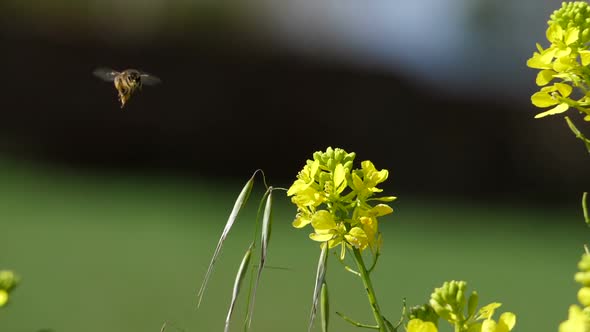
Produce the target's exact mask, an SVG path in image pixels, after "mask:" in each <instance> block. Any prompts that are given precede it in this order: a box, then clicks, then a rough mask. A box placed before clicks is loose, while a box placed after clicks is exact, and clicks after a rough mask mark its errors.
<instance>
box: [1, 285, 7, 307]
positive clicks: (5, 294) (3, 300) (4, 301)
mask: <svg viewBox="0 0 590 332" xmlns="http://www.w3.org/2000/svg"><path fill="white" fill-rule="evenodd" d="M6 302H8V293H7V292H6V291H5V290H3V289H0V307H3V306H4V305H5V304H6Z"/></svg>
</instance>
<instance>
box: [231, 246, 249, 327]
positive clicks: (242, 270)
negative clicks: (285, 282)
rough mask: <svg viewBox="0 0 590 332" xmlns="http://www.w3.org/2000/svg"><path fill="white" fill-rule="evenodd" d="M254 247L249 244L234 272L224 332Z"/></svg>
mask: <svg viewBox="0 0 590 332" xmlns="http://www.w3.org/2000/svg"><path fill="white" fill-rule="evenodd" d="M253 248H254V243H251V244H250V247H249V248H248V250H246V254H245V255H244V258H242V263H241V264H240V268H239V269H238V273H237V274H236V280H235V281H234V288H233V291H232V296H231V303H230V305H229V310H228V311H227V317H226V318H225V329H224V331H225V332H228V331H229V323H230V321H231V317H232V314H233V312H234V307H235V304H236V302H237V300H238V295H239V294H240V288H241V285H242V281H244V278H245V276H246V271H247V270H248V267H249V266H250V258H251V257H252V249H253Z"/></svg>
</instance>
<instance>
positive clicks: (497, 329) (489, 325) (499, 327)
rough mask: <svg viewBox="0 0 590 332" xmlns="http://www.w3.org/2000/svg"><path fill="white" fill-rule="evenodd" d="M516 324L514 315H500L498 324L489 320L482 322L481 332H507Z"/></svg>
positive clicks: (506, 313) (507, 313) (508, 313)
mask: <svg viewBox="0 0 590 332" xmlns="http://www.w3.org/2000/svg"><path fill="white" fill-rule="evenodd" d="M515 324H516V315H515V314H513V313H511V312H505V313H503V314H502V315H500V319H498V322H496V321H494V320H493V319H491V318H488V319H486V320H484V321H483V323H482V324H481V332H509V331H512V329H513V328H514V325H515Z"/></svg>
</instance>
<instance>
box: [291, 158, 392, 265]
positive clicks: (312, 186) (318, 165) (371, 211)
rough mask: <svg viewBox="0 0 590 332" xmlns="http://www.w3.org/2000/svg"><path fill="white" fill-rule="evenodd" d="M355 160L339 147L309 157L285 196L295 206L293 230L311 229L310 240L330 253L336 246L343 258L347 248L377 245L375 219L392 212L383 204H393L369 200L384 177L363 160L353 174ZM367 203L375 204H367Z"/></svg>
mask: <svg viewBox="0 0 590 332" xmlns="http://www.w3.org/2000/svg"><path fill="white" fill-rule="evenodd" d="M355 156H356V155H355V154H354V153H347V152H346V151H344V150H343V149H339V148H336V149H332V148H328V149H326V151H325V152H321V151H318V152H316V153H314V159H313V160H308V161H307V164H306V165H305V166H304V167H303V169H302V170H301V171H300V172H299V174H298V175H297V180H295V182H294V183H293V185H292V186H291V187H290V188H289V190H288V192H287V195H288V196H292V197H291V201H292V202H293V204H295V205H297V215H296V217H295V220H294V221H293V226H294V227H296V228H303V227H305V226H307V225H310V224H311V226H312V227H313V229H314V232H313V233H312V234H310V238H311V239H312V240H314V241H318V242H327V243H328V246H329V247H330V248H333V247H335V246H338V245H341V246H342V247H341V248H342V251H341V257H342V258H343V257H344V253H345V249H346V247H347V246H353V247H355V248H358V249H360V250H364V249H366V248H367V247H370V248H372V249H377V248H378V247H379V246H380V242H381V236H380V233H379V229H378V219H377V218H378V217H381V216H384V215H387V214H390V213H392V212H393V209H392V208H391V207H390V206H389V205H387V204H384V203H385V202H391V201H393V200H395V197H393V196H389V197H374V195H375V193H379V192H381V191H382V189H379V188H377V185H378V184H380V183H382V182H384V181H385V180H387V177H388V176H389V172H388V171H387V170H385V169H383V170H377V169H376V168H375V166H374V165H373V163H372V162H370V161H368V160H367V161H363V162H362V163H361V168H360V169H352V166H353V161H354V158H355ZM372 201H376V202H378V203H377V204H375V205H371V204H370V203H371V202H372Z"/></svg>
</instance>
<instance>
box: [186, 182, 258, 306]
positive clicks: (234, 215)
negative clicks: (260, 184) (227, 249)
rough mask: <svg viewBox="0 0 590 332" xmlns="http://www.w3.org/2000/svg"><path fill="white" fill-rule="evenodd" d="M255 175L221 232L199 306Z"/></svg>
mask: <svg viewBox="0 0 590 332" xmlns="http://www.w3.org/2000/svg"><path fill="white" fill-rule="evenodd" d="M254 176H256V172H255V173H254V174H253V175H252V177H251V178H250V180H248V182H246V185H244V188H242V191H241V192H240V195H239V196H238V198H237V199H236V202H235V203H234V208H233V209H232V211H231V213H230V215H229V218H228V219H227V222H226V224H225V227H224V229H223V232H222V233H221V237H220V238H219V242H218V243H217V247H216V248H215V252H214V253H213V257H211V262H210V263H209V267H208V268H207V273H205V278H204V279H203V283H202V284H201V288H200V289H199V293H198V294H197V297H198V299H199V300H198V303H197V308H198V307H199V306H200V305H201V300H202V299H203V294H205V289H206V288H207V282H208V281H209V278H210V277H211V272H213V266H214V265H215V263H216V262H217V258H218V257H219V254H220V253H221V248H222V247H223V242H224V241H225V239H226V238H227V235H228V234H229V231H230V230H231V228H232V226H233V225H234V222H235V221H236V219H237V218H238V214H239V213H240V210H241V209H242V207H243V206H244V205H245V204H246V202H247V201H248V197H249V196H250V192H251V191H252V187H253V185H254Z"/></svg>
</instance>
